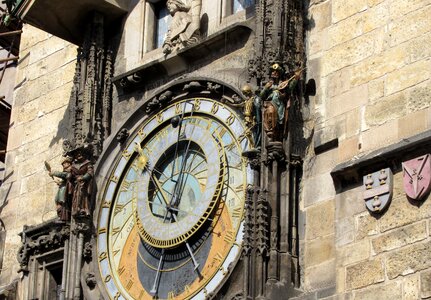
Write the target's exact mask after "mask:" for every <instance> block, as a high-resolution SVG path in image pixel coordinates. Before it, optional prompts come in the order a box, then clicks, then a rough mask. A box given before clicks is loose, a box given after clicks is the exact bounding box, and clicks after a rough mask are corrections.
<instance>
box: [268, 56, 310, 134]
mask: <svg viewBox="0 0 431 300" xmlns="http://www.w3.org/2000/svg"><path fill="white" fill-rule="evenodd" d="M270 71H271V80H270V81H269V82H268V83H266V84H265V86H264V88H263V89H262V91H261V92H260V97H261V98H262V100H263V101H264V104H263V107H264V112H263V126H264V129H265V132H266V133H267V135H268V137H269V138H270V139H272V140H278V139H280V136H281V134H283V133H284V129H285V127H286V124H287V118H288V110H289V107H290V100H289V99H287V98H288V97H287V96H288V95H289V94H290V92H291V91H292V90H293V89H294V88H295V86H296V84H297V82H298V80H299V78H300V75H301V72H302V70H299V71H296V72H295V75H294V76H293V77H291V78H289V79H288V80H285V81H282V77H283V75H284V69H283V67H281V66H280V65H279V64H277V63H275V64H273V65H272V66H271V67H270Z"/></svg>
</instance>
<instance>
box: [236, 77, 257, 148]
mask: <svg viewBox="0 0 431 300" xmlns="http://www.w3.org/2000/svg"><path fill="white" fill-rule="evenodd" d="M241 92H242V94H243V95H244V96H245V97H246V98H247V100H246V101H245V102H244V104H243V105H244V117H245V125H246V126H247V127H248V128H253V141H254V147H255V148H256V149H259V148H260V142H261V137H262V100H261V99H260V97H259V96H258V95H255V94H254V93H253V91H252V88H251V87H250V86H249V85H247V84H246V85H244V86H243V87H242V89H241Z"/></svg>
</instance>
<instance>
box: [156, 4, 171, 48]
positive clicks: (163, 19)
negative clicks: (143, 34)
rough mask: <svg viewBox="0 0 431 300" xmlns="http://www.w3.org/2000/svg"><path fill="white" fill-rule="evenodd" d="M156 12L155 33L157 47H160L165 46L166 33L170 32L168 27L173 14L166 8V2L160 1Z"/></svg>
mask: <svg viewBox="0 0 431 300" xmlns="http://www.w3.org/2000/svg"><path fill="white" fill-rule="evenodd" d="M155 13H156V32H155V34H154V38H155V48H160V47H162V46H163V42H164V41H165V39H166V34H167V33H168V28H169V25H170V23H171V15H170V14H169V11H168V9H167V8H166V5H165V3H161V4H160V3H159V4H158V5H157V6H156V9H155Z"/></svg>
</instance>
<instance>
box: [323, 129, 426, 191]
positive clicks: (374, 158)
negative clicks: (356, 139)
mask: <svg viewBox="0 0 431 300" xmlns="http://www.w3.org/2000/svg"><path fill="white" fill-rule="evenodd" d="M427 149H431V130H428V131H425V132H423V133H420V134H418V135H415V136H412V137H410V138H407V139H403V140H402V141H400V142H398V143H395V144H392V145H390V146H387V147H383V148H381V149H378V150H375V151H373V152H371V153H369V154H366V155H363V156H362V157H360V158H357V159H352V160H350V161H348V162H345V163H341V164H339V165H337V166H336V167H335V168H334V169H333V170H332V171H331V176H332V179H333V180H334V182H335V184H336V187H337V189H341V188H343V187H345V186H347V185H351V184H357V183H359V182H360V181H361V180H362V176H363V175H364V174H368V173H372V172H374V171H376V170H380V169H382V168H386V167H388V166H389V167H390V168H391V169H392V171H394V172H395V171H397V170H400V169H401V163H402V162H403V161H405V160H408V159H412V158H415V157H418V156H420V155H424V154H425V153H426V152H427Z"/></svg>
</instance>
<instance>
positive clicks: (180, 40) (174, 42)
mask: <svg viewBox="0 0 431 300" xmlns="http://www.w3.org/2000/svg"><path fill="white" fill-rule="evenodd" d="M166 6H167V8H168V11H169V13H170V14H171V16H172V21H171V25H170V26H169V29H168V33H167V36H166V39H165V42H164V43H163V53H165V54H166V55H168V54H169V53H171V52H173V51H176V50H178V49H181V48H184V47H186V46H189V45H192V44H194V43H196V42H198V40H199V28H200V13H201V6H202V0H189V1H188V2H187V3H185V2H183V0H168V1H167V3H166Z"/></svg>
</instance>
